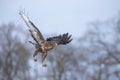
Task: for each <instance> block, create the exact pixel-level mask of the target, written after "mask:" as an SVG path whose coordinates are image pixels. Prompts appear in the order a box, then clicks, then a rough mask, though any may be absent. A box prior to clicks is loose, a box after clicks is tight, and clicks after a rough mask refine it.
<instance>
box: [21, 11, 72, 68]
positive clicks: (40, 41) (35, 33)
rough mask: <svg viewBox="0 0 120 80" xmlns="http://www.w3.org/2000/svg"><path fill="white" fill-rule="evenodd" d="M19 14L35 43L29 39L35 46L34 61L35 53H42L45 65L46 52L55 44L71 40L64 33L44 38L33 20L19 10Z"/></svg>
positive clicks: (69, 36) (43, 64)
mask: <svg viewBox="0 0 120 80" xmlns="http://www.w3.org/2000/svg"><path fill="white" fill-rule="evenodd" d="M19 15H20V16H21V18H22V19H23V20H24V22H25V23H26V25H27V26H28V27H29V31H30V34H31V36H32V37H33V39H34V40H35V42H36V43H33V42H31V41H29V42H30V43H31V44H33V45H34V46H35V48H36V50H35V52H34V54H33V58H34V61H37V54H38V53H39V52H41V53H42V66H43V67H46V66H47V65H46V64H45V63H44V60H45V58H46V56H47V52H48V51H49V50H51V49H53V48H54V47H55V46H57V45H66V44H68V43H70V42H71V41H72V38H71V35H69V34H68V33H64V34H63V35H59V36H55V37H50V38H47V39H46V40H45V39H44V37H43V36H42V34H41V32H40V31H39V30H38V28H37V27H36V26H35V25H34V24H33V22H32V21H31V20H30V19H29V18H28V17H27V16H26V15H25V13H24V12H22V11H20V12H19Z"/></svg>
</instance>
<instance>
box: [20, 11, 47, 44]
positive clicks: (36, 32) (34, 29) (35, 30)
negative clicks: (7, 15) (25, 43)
mask: <svg viewBox="0 0 120 80" xmlns="http://www.w3.org/2000/svg"><path fill="white" fill-rule="evenodd" d="M19 14H20V16H21V17H22V19H23V20H24V21H25V23H26V25H27V26H28V27H29V28H30V30H29V31H30V33H31V36H32V37H33V39H34V40H35V41H36V42H37V43H38V44H39V45H40V44H41V43H42V42H43V41H45V39H44V37H43V36H42V34H41V32H40V31H39V30H38V28H37V27H36V26H35V25H34V24H33V23H32V21H30V20H29V18H28V17H27V16H26V15H25V14H24V12H22V11H20V12H19Z"/></svg>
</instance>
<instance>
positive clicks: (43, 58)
mask: <svg viewBox="0 0 120 80" xmlns="http://www.w3.org/2000/svg"><path fill="white" fill-rule="evenodd" d="M46 56H47V53H46V52H44V53H42V66H43V67H47V64H45V63H44V60H45V58H46Z"/></svg>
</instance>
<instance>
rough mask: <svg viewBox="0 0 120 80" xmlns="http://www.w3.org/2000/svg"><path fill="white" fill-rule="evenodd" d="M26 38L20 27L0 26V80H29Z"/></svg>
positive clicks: (11, 25)
mask: <svg viewBox="0 0 120 80" xmlns="http://www.w3.org/2000/svg"><path fill="white" fill-rule="evenodd" d="M26 36H27V35H25V34H24V31H23V30H22V28H20V26H17V27H16V26H15V25H14V24H12V23H10V24H8V25H5V24H3V25H0V80H30V79H29V73H28V72H27V70H28V69H29V65H28V61H29V55H30V54H29V50H28V48H27V47H26V43H25V40H26V39H27V38H26ZM22 41H23V42H22Z"/></svg>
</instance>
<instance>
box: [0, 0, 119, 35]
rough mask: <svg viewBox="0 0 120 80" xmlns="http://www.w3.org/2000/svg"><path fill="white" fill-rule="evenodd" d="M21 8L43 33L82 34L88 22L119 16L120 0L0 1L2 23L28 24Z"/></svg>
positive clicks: (0, 19) (0, 22) (0, 21)
mask: <svg viewBox="0 0 120 80" xmlns="http://www.w3.org/2000/svg"><path fill="white" fill-rule="evenodd" d="M19 10H22V11H25V13H26V14H27V15H28V16H29V18H30V19H31V20H32V21H33V22H34V24H35V25H36V26H37V27H38V28H39V29H40V30H41V32H43V34H54V33H55V34H59V33H64V32H69V33H71V34H73V36H74V37H79V36H81V35H82V34H83V33H84V31H85V30H86V29H87V27H86V24H88V23H89V22H93V21H96V20H101V21H105V20H107V19H109V18H111V17H114V16H116V15H117V14H118V12H119V10H120V0H0V24H2V23H4V24H8V23H9V22H13V23H15V24H16V25H22V26H23V27H26V25H25V23H24V22H23V20H22V19H21V17H20V16H19V15H18V12H19Z"/></svg>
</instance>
